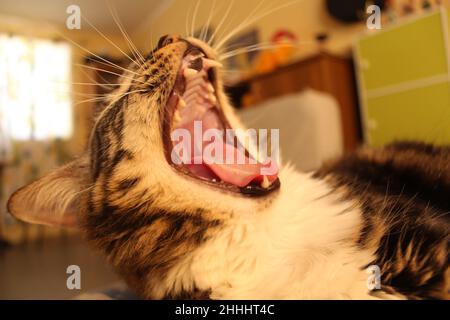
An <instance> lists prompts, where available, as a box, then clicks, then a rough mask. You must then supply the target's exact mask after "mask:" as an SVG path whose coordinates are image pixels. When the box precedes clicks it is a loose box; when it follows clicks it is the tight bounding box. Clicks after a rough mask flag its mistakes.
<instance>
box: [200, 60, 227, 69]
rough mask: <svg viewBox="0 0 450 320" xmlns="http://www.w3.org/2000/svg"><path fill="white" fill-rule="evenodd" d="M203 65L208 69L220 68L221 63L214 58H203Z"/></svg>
mask: <svg viewBox="0 0 450 320" xmlns="http://www.w3.org/2000/svg"><path fill="white" fill-rule="evenodd" d="M203 65H204V67H205V69H206V70H208V69H210V68H214V67H216V68H222V67H223V65H222V64H221V63H220V62H218V61H216V60H212V59H207V58H203Z"/></svg>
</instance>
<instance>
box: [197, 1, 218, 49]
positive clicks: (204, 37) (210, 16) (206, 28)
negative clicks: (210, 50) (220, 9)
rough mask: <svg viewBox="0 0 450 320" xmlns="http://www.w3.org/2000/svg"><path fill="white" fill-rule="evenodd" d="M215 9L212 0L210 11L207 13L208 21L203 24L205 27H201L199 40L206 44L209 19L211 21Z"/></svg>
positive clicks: (214, 3)
mask: <svg viewBox="0 0 450 320" xmlns="http://www.w3.org/2000/svg"><path fill="white" fill-rule="evenodd" d="M215 7H216V0H213V3H212V6H211V9H210V11H209V15H208V19H207V20H206V23H205V25H204V26H203V28H202V32H201V34H200V39H201V40H202V41H203V42H206V37H207V35H208V29H209V27H210V23H211V19H212V17H213V16H214V13H215Z"/></svg>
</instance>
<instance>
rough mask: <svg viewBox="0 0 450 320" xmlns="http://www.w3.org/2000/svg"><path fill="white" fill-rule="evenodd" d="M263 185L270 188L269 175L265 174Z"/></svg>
mask: <svg viewBox="0 0 450 320" xmlns="http://www.w3.org/2000/svg"><path fill="white" fill-rule="evenodd" d="M261 187H263V188H264V189H268V188H269V187H270V181H269V178H267V176H264V178H263V181H262V182H261Z"/></svg>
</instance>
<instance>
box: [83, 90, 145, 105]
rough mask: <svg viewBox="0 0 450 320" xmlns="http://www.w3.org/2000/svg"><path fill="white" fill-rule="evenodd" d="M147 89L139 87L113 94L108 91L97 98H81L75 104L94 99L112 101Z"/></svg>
mask: <svg viewBox="0 0 450 320" xmlns="http://www.w3.org/2000/svg"><path fill="white" fill-rule="evenodd" d="M146 91H147V90H145V89H139V90H132V91H128V92H125V93H123V94H113V93H109V94H106V95H105V96H103V97H97V98H92V99H86V100H82V101H78V102H77V103H76V104H75V105H78V104H81V103H86V102H95V101H105V102H106V101H108V100H111V101H114V100H118V99H122V98H123V97H125V96H127V95H130V94H133V93H138V92H146Z"/></svg>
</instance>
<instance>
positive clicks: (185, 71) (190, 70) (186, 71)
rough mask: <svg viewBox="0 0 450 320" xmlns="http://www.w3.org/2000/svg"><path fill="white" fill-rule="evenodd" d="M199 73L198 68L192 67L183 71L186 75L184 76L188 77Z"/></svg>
mask: <svg viewBox="0 0 450 320" xmlns="http://www.w3.org/2000/svg"><path fill="white" fill-rule="evenodd" d="M197 73H198V71H197V70H194V69H191V68H186V69H184V71H183V75H184V77H185V78H186V79H189V78H192V77H194V76H195V75H197Z"/></svg>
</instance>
